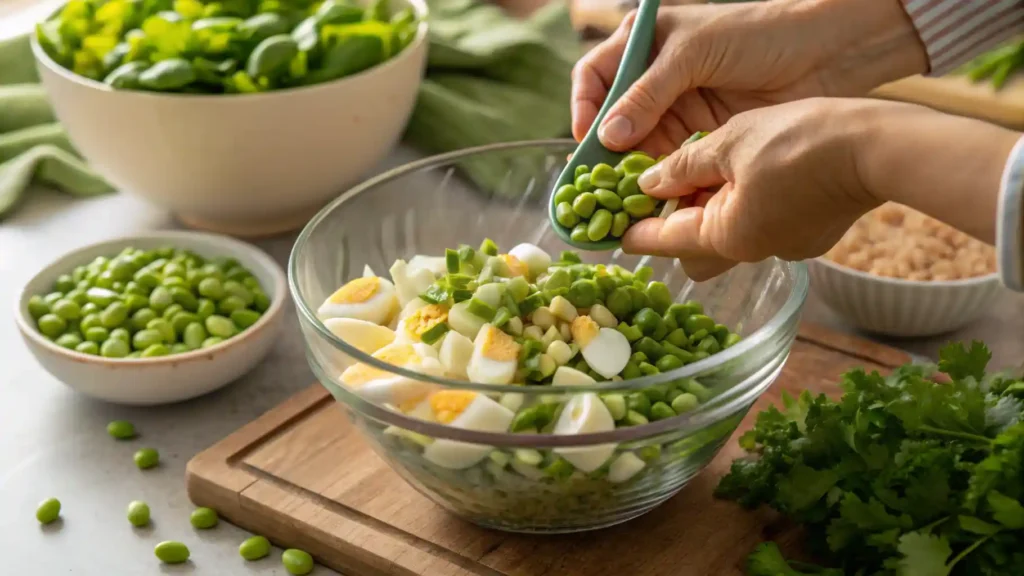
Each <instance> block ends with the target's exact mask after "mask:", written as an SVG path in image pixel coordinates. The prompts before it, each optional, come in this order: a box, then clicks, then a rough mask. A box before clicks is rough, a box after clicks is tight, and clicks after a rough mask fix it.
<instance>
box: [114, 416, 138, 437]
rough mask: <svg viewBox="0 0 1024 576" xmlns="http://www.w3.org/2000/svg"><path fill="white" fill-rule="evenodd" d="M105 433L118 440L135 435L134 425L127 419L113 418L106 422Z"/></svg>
mask: <svg viewBox="0 0 1024 576" xmlns="http://www.w3.org/2000/svg"><path fill="white" fill-rule="evenodd" d="M107 434H110V436H111V437H112V438H117V439H118V440H127V439H129V438H134V437H135V425H134V424H132V423H131V422H129V421H127V420H114V421H112V422H110V423H109V424H107Z"/></svg>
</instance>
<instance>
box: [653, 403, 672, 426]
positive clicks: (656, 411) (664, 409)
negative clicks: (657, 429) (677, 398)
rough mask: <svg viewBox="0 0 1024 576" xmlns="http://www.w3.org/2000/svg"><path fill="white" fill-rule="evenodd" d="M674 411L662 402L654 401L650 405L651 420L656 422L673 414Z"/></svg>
mask: <svg viewBox="0 0 1024 576" xmlns="http://www.w3.org/2000/svg"><path fill="white" fill-rule="evenodd" d="M675 415H676V413H675V412H674V411H673V410H672V408H671V407H669V405H668V404H665V403H664V402H655V403H654V404H653V405H652V406H651V421H652V422H657V421H658V420H664V419H666V418H671V417H673V416H675Z"/></svg>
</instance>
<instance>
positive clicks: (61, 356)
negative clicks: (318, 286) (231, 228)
mask: <svg viewBox="0 0 1024 576" xmlns="http://www.w3.org/2000/svg"><path fill="white" fill-rule="evenodd" d="M286 298H287V290H286V288H285V278H284V273H283V272H282V270H281V268H280V267H279V266H278V265H277V263H276V262H274V260H273V259H271V258H270V256H268V255H267V254H265V253H264V252H263V251H261V250H259V249H258V248H256V247H254V246H252V245H250V244H246V243H244V242H241V241H238V240H235V239H232V238H228V237H226V236H219V235H215V234H204V233H196V232H179V231H161V232H152V233H148V234H142V235H136V236H130V237H122V238H117V239H113V240H107V241H104V242H99V243H96V244H91V245H88V246H85V247H82V248H78V249H76V250H73V251H72V252H69V253H67V254H65V255H64V256H62V257H60V258H58V259H57V260H55V261H54V262H51V263H50V264H48V265H47V266H46V267H44V268H43V269H42V270H40V271H39V273H37V274H36V275H35V276H34V277H33V278H32V279H31V280H29V281H28V283H27V284H26V285H25V286H24V288H23V289H22V291H21V294H20V295H19V296H18V299H17V302H16V306H15V314H14V318H15V322H16V323H17V325H18V329H19V330H20V332H21V335H22V338H23V339H24V341H25V343H26V345H27V346H28V348H29V350H30V351H31V352H32V354H33V355H34V356H35V357H36V359H37V360H38V361H39V363H40V365H42V367H43V368H44V369H46V371H47V372H49V373H50V374H51V375H53V376H54V377H55V378H57V379H58V380H60V381H61V382H63V383H64V384H65V385H67V386H68V387H70V388H72V389H74V390H76V391H78V392H81V393H83V394H85V395H87V396H91V397H94V398H97V399H100V400H105V401H108V402H114V403H118V404H133V405H156V404H166V403H170V402H178V401H182V400H187V399H190V398H195V397H197V396H201V395H203V394H206V393H208V392H212V391H213V390H216V389H218V388H221V387H223V386H225V385H227V384H228V383H230V382H233V381H235V380H237V379H238V378H239V377H241V376H242V375H244V374H246V373H247V372H249V371H250V370H251V369H253V368H254V367H255V366H256V365H257V364H258V363H259V362H260V361H261V360H262V359H263V358H264V357H265V356H266V355H267V353H268V352H269V351H270V349H271V347H272V345H273V343H274V341H275V339H276V337H277V334H278V332H279V329H280V327H281V323H282V318H283V311H284V302H285V300H286Z"/></svg>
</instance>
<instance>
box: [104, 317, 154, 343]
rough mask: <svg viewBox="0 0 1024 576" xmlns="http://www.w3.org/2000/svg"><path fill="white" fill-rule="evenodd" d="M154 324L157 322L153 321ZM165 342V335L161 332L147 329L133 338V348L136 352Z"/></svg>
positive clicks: (140, 331)
mask: <svg viewBox="0 0 1024 576" xmlns="http://www.w3.org/2000/svg"><path fill="white" fill-rule="evenodd" d="M153 322H156V320H153ZM163 340H164V337H163V334H161V333H160V331H159V330H154V329H150V328H146V329H144V330H139V331H138V332H136V333H135V335H134V336H132V348H134V349H136V350H145V349H146V348H149V347H150V346H154V345H156V344H162V343H163ZM108 342H109V340H108Z"/></svg>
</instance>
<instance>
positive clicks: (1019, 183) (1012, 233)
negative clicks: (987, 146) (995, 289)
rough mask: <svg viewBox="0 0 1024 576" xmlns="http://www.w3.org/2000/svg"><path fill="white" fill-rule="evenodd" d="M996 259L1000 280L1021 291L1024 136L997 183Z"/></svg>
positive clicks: (1023, 288) (1023, 283) (1023, 280)
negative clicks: (998, 183)
mask: <svg viewBox="0 0 1024 576" xmlns="http://www.w3.org/2000/svg"><path fill="white" fill-rule="evenodd" d="M996 260H997V262H998V264H999V275H1000V276H1001V277H1002V279H1003V284H1005V285H1006V287H1007V288H1009V289H1011V290H1015V291H1017V292H1024V136H1022V137H1021V138H1020V140H1018V141H1017V145H1016V146H1014V147H1013V151H1012V152H1010V157H1009V158H1008V159H1007V160H1006V169H1005V170H1004V171H1003V178H1002V182H1001V183H1000V186H999V204H998V208H997V212H996Z"/></svg>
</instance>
